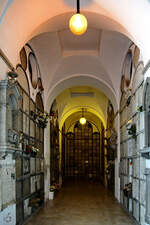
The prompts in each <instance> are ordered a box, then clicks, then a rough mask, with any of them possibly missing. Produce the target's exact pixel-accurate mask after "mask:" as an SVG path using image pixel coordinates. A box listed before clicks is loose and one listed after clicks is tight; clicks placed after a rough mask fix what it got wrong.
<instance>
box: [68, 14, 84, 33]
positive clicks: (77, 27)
mask: <svg viewBox="0 0 150 225" xmlns="http://www.w3.org/2000/svg"><path fill="white" fill-rule="evenodd" d="M87 26H88V23H87V19H86V17H85V16H84V15H82V14H80V13H76V14H75V15H73V16H72V17H71V18H70V21H69V28H70V30H71V32H72V33H73V34H75V35H82V34H84V33H85V32H86V30H87Z"/></svg>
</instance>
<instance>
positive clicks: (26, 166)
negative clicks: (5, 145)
mask: <svg viewBox="0 0 150 225" xmlns="http://www.w3.org/2000/svg"><path fill="white" fill-rule="evenodd" d="M23 172H24V174H27V173H29V172H30V161H29V159H26V158H24V159H23Z"/></svg>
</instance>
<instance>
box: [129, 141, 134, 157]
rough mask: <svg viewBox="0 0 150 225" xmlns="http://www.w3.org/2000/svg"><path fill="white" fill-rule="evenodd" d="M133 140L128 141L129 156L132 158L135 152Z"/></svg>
mask: <svg viewBox="0 0 150 225" xmlns="http://www.w3.org/2000/svg"><path fill="white" fill-rule="evenodd" d="M133 147H134V145H133V139H129V140H128V156H132V152H133Z"/></svg>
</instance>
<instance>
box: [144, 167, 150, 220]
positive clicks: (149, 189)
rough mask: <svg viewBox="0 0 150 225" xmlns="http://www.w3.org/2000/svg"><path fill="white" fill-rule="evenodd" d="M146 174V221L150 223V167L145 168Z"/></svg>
mask: <svg viewBox="0 0 150 225" xmlns="http://www.w3.org/2000/svg"><path fill="white" fill-rule="evenodd" d="M145 175H146V196H145V197H146V215H145V221H146V223H148V224H150V168H146V169H145Z"/></svg>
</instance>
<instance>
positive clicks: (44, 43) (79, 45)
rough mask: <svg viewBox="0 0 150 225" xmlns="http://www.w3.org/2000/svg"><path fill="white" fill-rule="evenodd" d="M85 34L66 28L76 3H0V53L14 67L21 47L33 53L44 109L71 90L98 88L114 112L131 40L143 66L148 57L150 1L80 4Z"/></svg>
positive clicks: (12, 0) (61, 0)
mask: <svg viewBox="0 0 150 225" xmlns="http://www.w3.org/2000/svg"><path fill="white" fill-rule="evenodd" d="M80 2H81V12H82V13H83V14H85V16H86V17H87V20H88V24H89V26H88V30H87V32H86V33H85V34H84V35H83V36H80V37H76V36H74V35H73V34H72V33H70V31H69V29H68V21H69V18H70V17H71V15H72V14H73V13H74V12H75V11H76V0H57V1H50V0H44V1H43V0H21V1H20V0H2V1H0V34H1V38H0V48H1V49H2V50H3V52H4V53H5V54H6V56H7V57H8V58H9V60H10V61H11V62H12V64H13V65H14V67H15V65H16V64H18V63H19V60H20V59H19V52H20V50H21V48H22V47H23V46H24V45H25V43H27V42H28V43H29V44H30V45H31V46H32V48H33V49H34V51H35V53H36V56H37V59H38V62H39V65H40V69H41V75H42V79H43V84H44V88H45V93H44V101H45V105H46V106H47V107H50V104H51V103H52V101H53V100H54V98H56V97H57V96H58V95H59V94H60V93H61V92H62V91H64V90H65V89H66V88H69V87H72V86H75V85H79V86H81V85H87V86H91V87H93V88H98V89H100V90H101V91H102V92H103V93H104V94H105V95H106V96H107V97H108V98H109V99H110V100H111V102H112V103H113V105H114V108H115V109H117V108H118V105H119V100H120V82H121V76H122V68H123V62H124V59H125V57H126V54H127V51H128V49H129V47H130V45H131V43H132V41H133V42H134V43H135V44H136V45H138V47H139V48H140V51H141V60H143V61H144V63H147V61H148V60H149V58H150V51H149V49H150V42H149V39H150V30H149V29H147V28H148V27H149V21H150V13H149V12H150V4H149V0H142V1H141V0H126V1H124V0H120V1H119V2H116V0H111V1H106V0H81V1H80Z"/></svg>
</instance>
